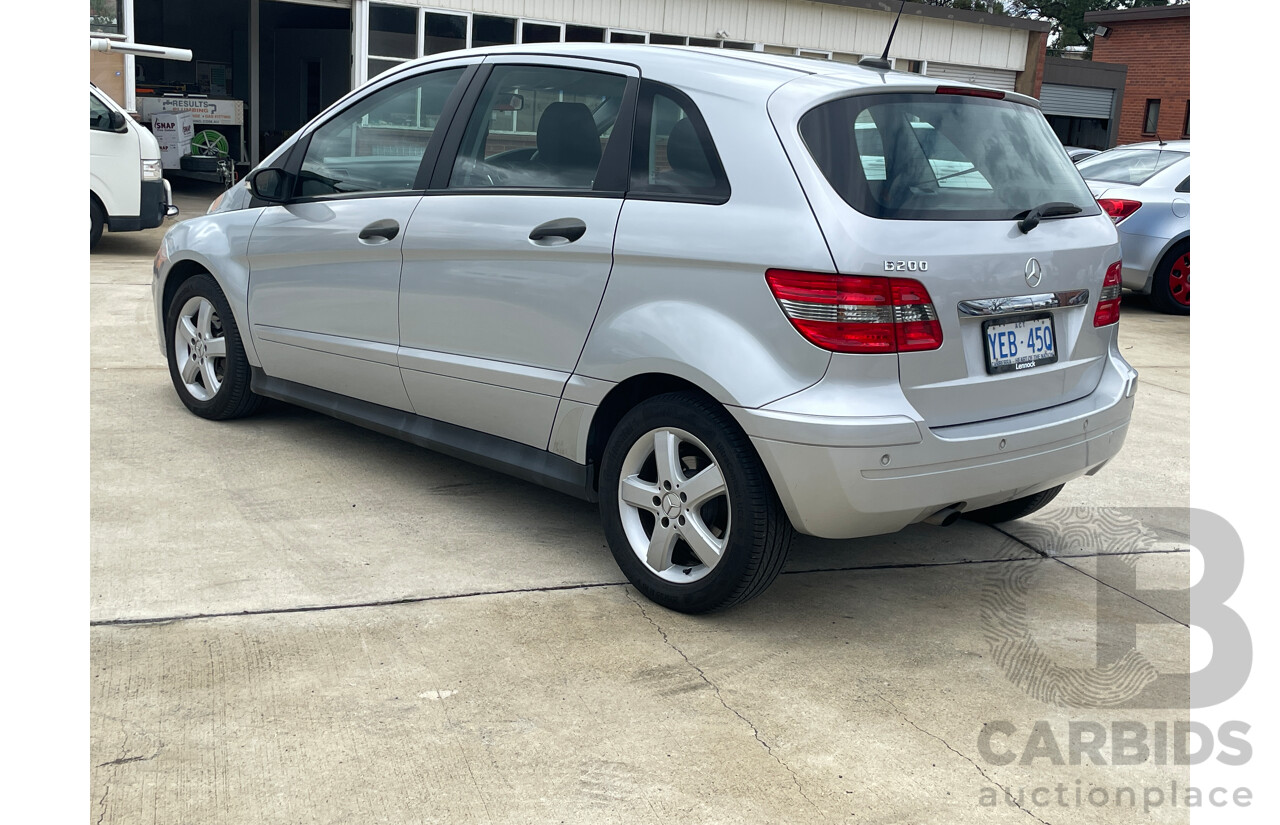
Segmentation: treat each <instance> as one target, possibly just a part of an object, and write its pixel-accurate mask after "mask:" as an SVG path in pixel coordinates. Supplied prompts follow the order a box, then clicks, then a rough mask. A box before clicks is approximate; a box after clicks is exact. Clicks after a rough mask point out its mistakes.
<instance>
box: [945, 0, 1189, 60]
mask: <svg viewBox="0 0 1280 825" xmlns="http://www.w3.org/2000/svg"><path fill="white" fill-rule="evenodd" d="M1183 2H1186V0H1009V3H1008V8H1007V11H1008V13H1009V14H1011V15H1013V16H1014V17H1030V18H1033V19H1037V20H1046V21H1048V22H1050V23H1052V24H1053V29H1052V30H1051V35H1052V37H1051V42H1050V44H1049V45H1050V46H1052V47H1053V48H1058V49H1061V48H1065V47H1068V46H1088V47H1090V48H1092V46H1093V24H1092V23H1085V22H1084V15H1085V13H1086V12H1091V11H1105V10H1110V9H1132V8H1137V7H1138V6H1170V5H1177V4H1179V3H1183ZM935 5H946V4H935Z"/></svg>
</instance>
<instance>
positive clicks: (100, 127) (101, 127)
mask: <svg viewBox="0 0 1280 825" xmlns="http://www.w3.org/2000/svg"><path fill="white" fill-rule="evenodd" d="M89 128H90V129H92V130H93V131H96V132H111V131H114V130H113V129H112V128H111V110H110V109H109V108H107V104H105V103H103V102H102V101H101V100H98V99H97V98H96V97H94V96H93V92H90V93H89Z"/></svg>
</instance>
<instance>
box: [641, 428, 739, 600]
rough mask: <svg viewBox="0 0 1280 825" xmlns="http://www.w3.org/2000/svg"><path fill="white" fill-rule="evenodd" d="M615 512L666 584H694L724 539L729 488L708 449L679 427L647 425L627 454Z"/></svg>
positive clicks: (708, 568) (712, 564)
mask: <svg viewBox="0 0 1280 825" xmlns="http://www.w3.org/2000/svg"><path fill="white" fill-rule="evenodd" d="M618 509H619V512H620V513H621V516H622V527H623V530H624V532H625V533H626V536H627V542H628V543H629V544H630V545H631V549H632V551H633V552H635V554H636V556H637V557H638V558H639V559H640V561H641V562H642V563H644V565H645V566H646V567H648V568H649V570H650V571H652V572H653V573H654V574H655V575H657V576H659V577H661V578H663V579H665V580H666V581H669V582H673V583H677V584H685V583H690V582H695V581H698V580H699V579H701V578H703V577H704V576H706V575H707V574H708V573H710V572H711V571H712V570H713V569H715V566H716V564H718V563H719V561H720V559H721V557H722V556H723V555H724V551H725V548H726V546H727V544H728V539H729V527H730V524H729V510H730V508H729V489H728V487H727V485H726V484H725V479H724V474H723V473H722V472H721V469H720V466H719V465H718V464H717V463H716V461H715V459H714V457H713V456H712V455H711V451H710V450H709V449H708V448H707V446H706V445H705V444H703V443H702V442H701V441H700V440H698V439H697V438H696V437H694V436H693V435H691V434H690V433H688V432H685V431H684V430H679V429H675V428H672V427H666V428H661V429H655V430H650V431H649V432H648V433H646V434H645V435H643V436H641V437H640V438H639V439H637V441H636V442H635V444H633V445H632V447H631V449H630V450H629V451H628V452H627V455H626V458H625V459H624V460H623V462H622V468H621V474H620V480H619V483H618Z"/></svg>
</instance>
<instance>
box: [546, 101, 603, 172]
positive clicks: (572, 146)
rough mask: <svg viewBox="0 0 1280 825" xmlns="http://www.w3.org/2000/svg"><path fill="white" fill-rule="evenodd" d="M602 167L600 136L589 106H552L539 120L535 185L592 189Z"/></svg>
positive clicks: (562, 104) (564, 104)
mask: <svg viewBox="0 0 1280 825" xmlns="http://www.w3.org/2000/svg"><path fill="white" fill-rule="evenodd" d="M599 166H600V136H599V134H597V132H596V122H595V120H593V119H592V117H591V110H590V109H589V108H587V104H585V103H566V102H556V103H552V104H551V105H550V106H548V107H547V108H546V111H544V112H543V113H542V119H541V120H540V121H538V153H537V155H535V156H534V168H535V169H536V170H537V177H538V179H539V180H538V181H537V183H536V184H535V185H538V186H551V187H556V188H571V189H590V188H591V184H592V183H593V182H594V181H595V178H596V169H597V167H599Z"/></svg>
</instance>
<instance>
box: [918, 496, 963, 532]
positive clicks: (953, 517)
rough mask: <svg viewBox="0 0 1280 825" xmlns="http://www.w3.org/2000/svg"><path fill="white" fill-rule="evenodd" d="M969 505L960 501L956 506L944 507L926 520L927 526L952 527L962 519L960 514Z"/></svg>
mask: <svg viewBox="0 0 1280 825" xmlns="http://www.w3.org/2000/svg"><path fill="white" fill-rule="evenodd" d="M967 503H968V502H964V501H958V502H956V503H955V504H952V505H949V506H947V507H943V508H942V509H941V510H939V511H938V512H936V513H934V514H933V515H930V516H928V517H927V518H925V520H924V521H925V523H926V524H933V525H937V526H938V527H950V526H951V525H952V524H955V523H956V521H957V520H958V519H959V518H960V514H961V513H962V512H964V507H965V504H967Z"/></svg>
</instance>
